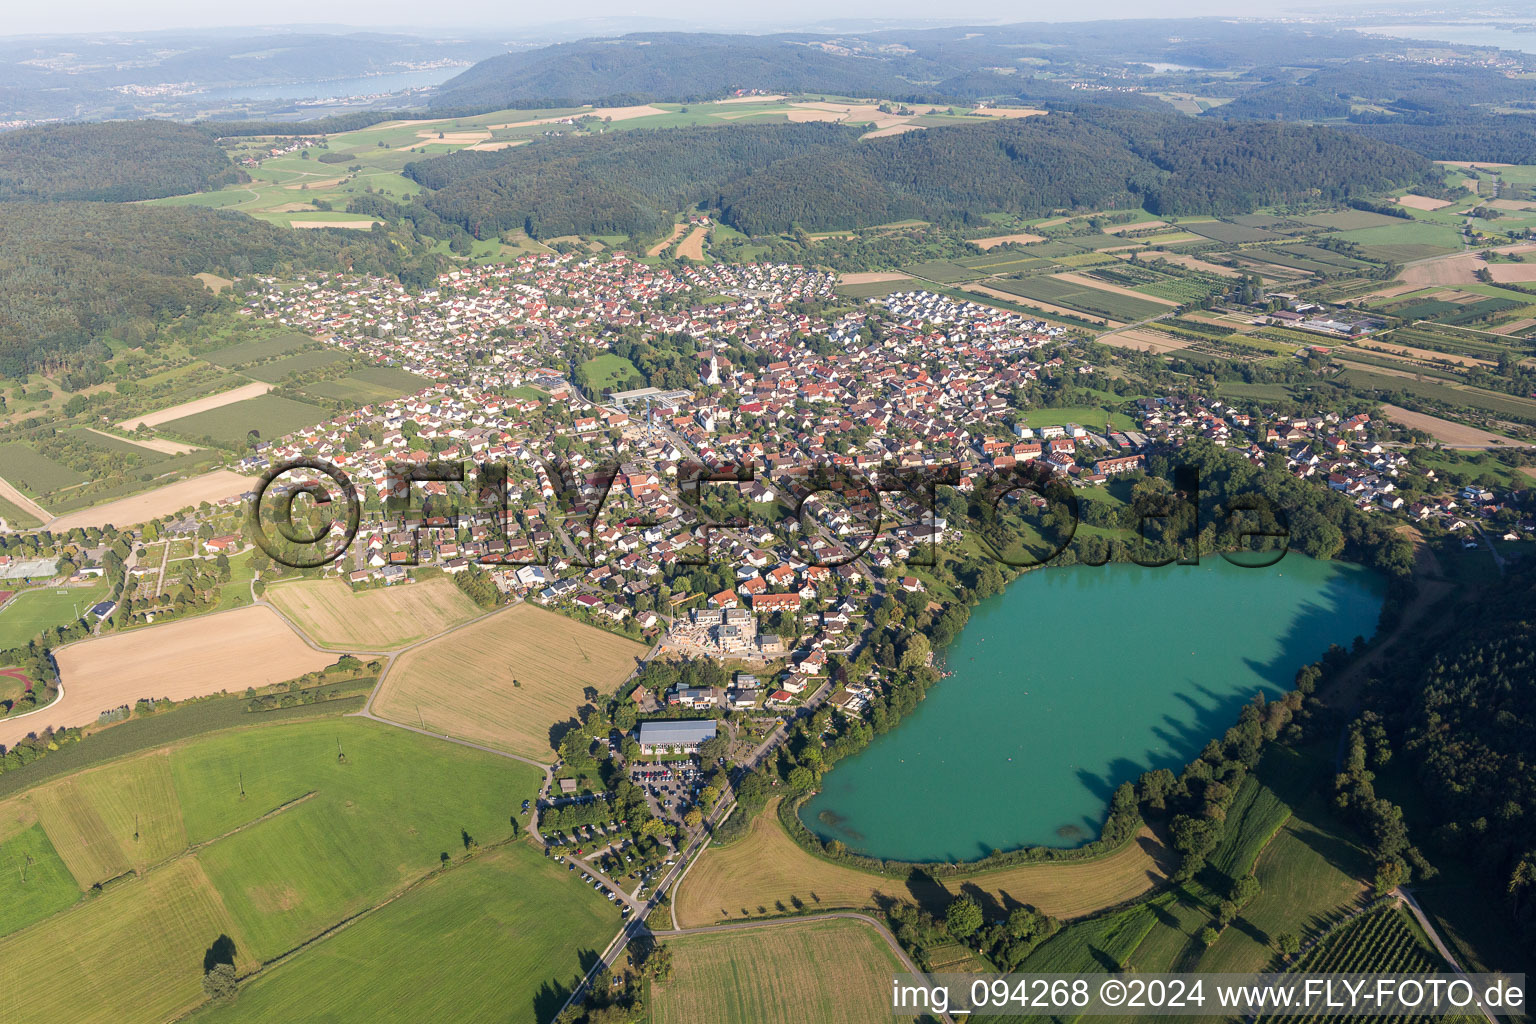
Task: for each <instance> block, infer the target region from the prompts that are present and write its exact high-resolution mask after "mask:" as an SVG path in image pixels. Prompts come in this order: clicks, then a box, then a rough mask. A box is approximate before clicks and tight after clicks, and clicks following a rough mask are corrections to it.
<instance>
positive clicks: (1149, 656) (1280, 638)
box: [802, 561, 1384, 859]
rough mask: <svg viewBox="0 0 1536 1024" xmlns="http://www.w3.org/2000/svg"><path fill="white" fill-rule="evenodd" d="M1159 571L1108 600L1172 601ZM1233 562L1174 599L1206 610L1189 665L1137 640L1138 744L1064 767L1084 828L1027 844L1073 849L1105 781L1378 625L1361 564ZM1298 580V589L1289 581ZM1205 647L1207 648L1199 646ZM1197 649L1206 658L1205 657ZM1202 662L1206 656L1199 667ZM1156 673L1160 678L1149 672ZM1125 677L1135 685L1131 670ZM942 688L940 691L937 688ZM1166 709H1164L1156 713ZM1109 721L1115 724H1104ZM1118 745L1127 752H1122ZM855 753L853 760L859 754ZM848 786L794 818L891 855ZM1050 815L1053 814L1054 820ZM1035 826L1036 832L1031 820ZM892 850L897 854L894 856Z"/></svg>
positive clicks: (1150, 763) (1075, 824)
mask: <svg viewBox="0 0 1536 1024" xmlns="http://www.w3.org/2000/svg"><path fill="white" fill-rule="evenodd" d="M1160 571H1161V570H1155V569H1154V570H1146V571H1143V572H1139V573H1132V572H1122V573H1119V574H1117V575H1118V582H1117V588H1119V589H1117V591H1116V593H1115V594H1114V595H1112V596H1113V598H1114V600H1115V603H1116V606H1117V607H1127V606H1134V605H1137V604H1148V605H1149V606H1155V605H1156V604H1158V603H1159V602H1162V603H1163V604H1164V606H1165V607H1166V603H1167V600H1168V599H1169V598H1168V597H1167V596H1166V595H1165V594H1164V592H1163V591H1161V590H1159V589H1157V588H1156V586H1155V584H1156V583H1157V582H1158V579H1159V578H1158V576H1157V574H1158V573H1159V572H1160ZM1237 571H1239V572H1241V573H1243V575H1244V576H1245V577H1248V578H1251V579H1252V581H1253V582H1252V584H1248V583H1247V582H1246V581H1245V582H1244V583H1243V584H1242V585H1241V586H1240V588H1239V589H1238V590H1234V591H1222V592H1221V594H1222V596H1221V599H1216V598H1215V597H1212V598H1207V599H1203V601H1202V600H1197V599H1194V598H1191V599H1190V601H1191V603H1189V604H1180V606H1179V608H1180V609H1182V614H1184V615H1185V616H1186V618H1185V620H1184V621H1186V622H1191V623H1192V622H1194V621H1195V620H1193V619H1190V618H1188V616H1200V615H1208V616H1213V617H1214V618H1213V619H1212V620H1211V621H1208V622H1206V623H1203V625H1204V626H1205V627H1208V628H1204V629H1191V630H1190V631H1189V632H1190V633H1191V639H1190V643H1189V645H1188V647H1190V648H1194V649H1192V650H1188V654H1190V655H1192V656H1193V658H1192V662H1193V664H1191V661H1185V662H1183V664H1184V665H1186V666H1189V668H1185V669H1183V670H1182V671H1181V669H1180V668H1179V667H1178V666H1179V662H1178V661H1176V660H1175V657H1176V656H1177V655H1181V654H1184V653H1186V648H1185V647H1183V646H1181V644H1182V643H1183V641H1182V640H1179V639H1174V640H1172V646H1171V648H1169V649H1168V650H1164V649H1163V647H1160V646H1159V644H1161V643H1164V639H1163V638H1164V637H1166V636H1168V633H1167V632H1166V631H1165V632H1163V633H1159V634H1157V635H1156V636H1148V637H1147V638H1146V639H1145V640H1139V641H1136V642H1137V643H1140V644H1144V645H1145V646H1144V647H1143V653H1142V655H1141V657H1140V661H1139V664H1140V665H1141V666H1142V667H1141V668H1140V669H1133V670H1131V671H1133V673H1134V672H1141V673H1144V674H1145V675H1146V677H1147V678H1148V679H1149V680H1152V681H1153V682H1154V683H1155V684H1156V686H1157V687H1158V688H1159V691H1161V689H1162V688H1165V687H1166V688H1167V691H1168V697H1169V698H1170V699H1169V702H1168V703H1167V704H1164V705H1163V709H1159V710H1155V711H1153V712H1151V714H1150V715H1149V716H1148V717H1147V718H1144V719H1142V724H1141V725H1140V728H1142V729H1145V730H1146V732H1145V733H1144V734H1143V736H1144V737H1145V738H1144V739H1143V740H1141V741H1140V742H1138V741H1137V740H1135V739H1131V740H1130V743H1128V744H1123V745H1121V747H1120V749H1118V750H1115V751H1114V752H1113V756H1112V757H1110V758H1108V759H1106V761H1105V762H1104V763H1102V764H1099V765H1095V764H1092V762H1091V761H1090V764H1089V766H1088V767H1080V766H1074V767H1071V768H1069V769H1068V772H1069V773H1070V774H1071V776H1072V777H1074V778H1075V780H1076V782H1077V784H1079V785H1080V786H1082V787H1083V789H1084V791H1086V792H1087V793H1089V794H1091V795H1092V796H1093V798H1094V800H1095V801H1096V803H1097V804H1098V806H1097V808H1095V811H1094V812H1090V813H1085V814H1083V815H1082V816H1081V817H1067V816H1063V817H1065V820H1066V821H1068V822H1069V823H1070V824H1068V825H1067V826H1065V827H1066V828H1069V829H1081V830H1082V834H1081V835H1070V834H1067V833H1065V832H1062V831H1059V830H1057V831H1056V834H1055V836H1054V837H1053V838H1051V839H1047V838H1045V837H1043V836H1041V837H1038V838H1036V839H1035V840H1034V841H1033V843H1030V844H1027V845H1034V843H1044V844H1045V845H1052V846H1063V847H1070V846H1076V845H1080V844H1081V843H1082V842H1083V841H1086V840H1088V839H1091V838H1093V837H1094V836H1097V835H1098V833H1099V831H1100V830H1101V829H1102V826H1103V821H1104V815H1105V813H1107V805H1108V803H1109V802H1110V800H1111V799H1112V797H1113V794H1114V790H1115V789H1116V787H1118V786H1119V785H1120V784H1122V783H1125V782H1133V781H1134V780H1135V779H1136V778H1137V777H1138V776H1139V775H1141V774H1142V773H1143V772H1145V771H1148V770H1151V769H1156V768H1168V769H1171V770H1173V771H1175V772H1177V771H1179V770H1180V769H1181V768H1182V767H1183V766H1184V765H1185V764H1187V763H1188V762H1189V761H1190V760H1191V759H1193V758H1194V757H1197V756H1198V755H1199V753H1200V751H1201V749H1202V748H1203V747H1204V746H1205V745H1206V744H1207V743H1209V742H1210V741H1211V740H1213V739H1219V738H1220V737H1221V736H1222V734H1223V733H1225V731H1226V730H1227V729H1228V728H1230V727H1231V726H1232V725H1233V724H1234V723H1235V722H1236V721H1237V717H1238V714H1239V712H1240V711H1241V709H1242V708H1243V706H1244V705H1245V704H1247V703H1249V702H1250V701H1252V700H1253V699H1254V697H1255V696H1256V695H1257V694H1259V693H1260V692H1263V693H1265V695H1266V698H1268V699H1273V698H1274V697H1277V696H1278V695H1280V694H1281V693H1283V692H1285V691H1286V690H1289V689H1290V688H1291V686H1292V685H1293V684H1294V681H1295V673H1296V671H1297V670H1298V669H1299V668H1301V667H1302V666H1303V665H1306V664H1308V663H1310V662H1312V661H1315V660H1317V659H1318V658H1320V657H1322V656H1323V654H1325V653H1326V651H1327V649H1328V646H1329V645H1330V644H1331V643H1339V644H1343V645H1348V644H1349V643H1351V642H1352V641H1353V639H1354V637H1355V636H1356V635H1357V634H1361V635H1369V634H1371V633H1373V632H1374V630H1375V623H1376V620H1377V617H1378V612H1379V609H1380V607H1381V602H1382V599H1383V597H1384V587H1383V585H1382V582H1381V580H1380V579H1379V578H1378V577H1376V576H1375V575H1374V574H1372V573H1370V572H1369V571H1368V570H1361V569H1359V568H1358V567H1355V566H1347V567H1346V566H1331V565H1329V564H1327V563H1312V562H1309V561H1300V562H1299V564H1298V562H1296V561H1282V562H1280V563H1279V564H1278V565H1277V566H1274V567H1271V568H1267V569H1253V570H1237ZM1065 572H1070V573H1077V575H1073V576H1072V577H1071V579H1070V581H1069V583H1068V585H1069V587H1070V589H1071V591H1072V593H1073V594H1074V595H1076V596H1077V597H1078V598H1081V599H1083V600H1091V601H1102V600H1103V599H1104V598H1103V595H1102V593H1101V592H1100V591H1097V590H1094V589H1093V588H1092V587H1090V586H1089V584H1090V583H1092V582H1093V579H1094V578H1096V577H1090V574H1091V573H1098V572H1101V570H1096V569H1095V570H1066V571H1065ZM1281 576H1284V577H1286V578H1285V579H1283V580H1282V579H1280V578H1279V577H1281ZM1052 578H1054V577H1052V576H1051V574H1050V573H1045V574H1041V576H1040V577H1039V579H1041V580H1047V579H1052ZM1025 585H1026V584H1025V583H1024V582H1023V581H1020V582H1019V583H1015V584H1013V585H1011V586H1010V587H1009V591H1013V590H1014V588H1015V587H1019V586H1025ZM1121 585H1123V587H1122V586H1121ZM1249 586H1252V587H1254V588H1262V587H1265V586H1279V587H1283V588H1284V589H1283V590H1282V592H1281V594H1280V595H1273V596H1270V597H1269V598H1267V599H1266V598H1265V597H1264V595H1262V594H1260V595H1259V596H1257V597H1252V596H1245V595H1252V594H1254V593H1256V592H1257V591H1254V590H1249V589H1248V588H1249ZM1298 588H1301V589H1300V590H1298ZM1180 593H1183V591H1180ZM1045 596H1046V597H1049V596H1051V595H1045ZM1056 596H1065V595H1056ZM1175 596H1177V595H1175ZM1227 596H1231V600H1227V599H1226V597H1227ZM1032 597H1033V598H1034V599H1041V597H1042V595H1040V594H1038V593H1033V594H1032ZM998 607H999V608H1001V607H1002V606H1001V605H999V606H998ZM1202 609H1204V610H1203V611H1202ZM1179 614H1180V612H1179V611H1177V610H1176V611H1175V612H1174V620H1175V621H1177V618H1178V615H1179ZM985 615H986V612H985V611H984V610H983V611H978V612H977V613H976V615H974V616H973V622H972V624H971V626H969V627H968V629H972V630H974V629H977V628H978V627H982V628H986V627H987V626H988V623H989V620H988V619H987V618H986V617H985ZM1229 616H1230V619H1229V618H1228V617H1229ZM1227 621H1230V622H1231V623H1232V624H1233V627H1234V628H1233V629H1232V630H1231V632H1232V634H1233V636H1232V637H1231V638H1229V637H1228V636H1227V635H1226V631H1225V630H1223V629H1222V628H1221V627H1222V624H1223V623H1224V622H1227ZM991 628H993V629H995V628H997V626H996V624H995V623H993V624H992V626H991ZM1173 632H1175V633H1176V632H1177V629H1176V628H1175V629H1174V630H1173ZM977 635H978V636H980V635H984V634H980V633H978V634H977ZM1213 636H1214V637H1215V638H1216V639H1215V641H1214V643H1215V647H1212V646H1211V645H1212V641H1211V640H1210V639H1208V638H1210V637H1213ZM1238 636H1252V637H1253V639H1252V640H1251V641H1249V642H1248V645H1249V649H1247V650H1245V649H1243V648H1242V647H1236V648H1235V649H1234V646H1233V645H1234V644H1241V643H1243V642H1244V641H1241V640H1238V639H1236V637H1238ZM1202 644H1203V645H1205V646H1204V647H1202V646H1201V645H1202ZM1201 655H1205V657H1204V658H1203V659H1202V657H1201ZM1218 657H1220V658H1223V660H1222V661H1220V662H1219V664H1222V665H1230V666H1232V672H1231V676H1230V677H1226V678H1223V677H1222V676H1221V675H1220V673H1219V672H1218V671H1217V669H1216V667H1215V666H1216V665H1217V664H1218V662H1216V661H1214V660H1212V659H1216V658H1218ZM1202 661H1204V664H1203V665H1202V664H1201V662H1202ZM1106 664H1108V663H1107V662H1106ZM1238 666H1241V668H1239V667H1238ZM1195 668H1198V669H1199V670H1203V671H1204V678H1203V679H1197V678H1192V677H1191V669H1195ZM1090 670H1091V665H1090ZM1159 676H1160V677H1161V678H1157V677H1159ZM1128 681H1129V682H1132V683H1136V682H1139V680H1136V679H1134V678H1133V679H1131V680H1128ZM1229 682H1230V683H1234V684H1235V685H1236V686H1239V687H1241V688H1240V689H1236V690H1234V691H1233V692H1221V691H1218V690H1217V689H1213V686H1216V687H1219V686H1222V685H1223V684H1224V683H1229ZM953 685H954V684H952V683H945V684H941V687H945V686H953ZM940 695H941V696H942V691H941V694H940ZM1111 699H1112V698H1111ZM1170 707H1171V710H1164V709H1168V708H1170ZM1104 710H1105V713H1106V716H1107V717H1112V715H1109V709H1108V708H1107V707H1106V708H1105V709H1104ZM1085 713H1086V712H1085ZM1107 724H1110V725H1113V723H1112V722H1109V723H1107ZM919 725H921V723H912V726H911V727H912V728H916V727H917V726H919ZM903 728H909V726H905V725H904V726H903ZM1141 743H1147V747H1146V749H1142V750H1140V751H1139V756H1138V749H1137V748H1138V747H1139V746H1140V745H1141ZM1133 744H1134V745H1133ZM1127 747H1129V748H1130V749H1129V750H1128V749H1127ZM1154 748H1156V749H1154ZM854 760H855V761H856V760H857V758H855V759H854ZM1010 760H1011V758H1010ZM1064 767H1065V766H1064ZM843 770H845V771H846V770H847V769H843ZM845 788H846V789H847V792H846V794H845V795H844V796H842V797H840V802H839V803H838V804H837V807H838V811H837V812H832V813H830V814H829V813H828V807H827V805H826V804H825V803H823V804H822V805H821V806H819V807H817V808H816V811H817V812H820V813H819V814H816V815H815V816H814V817H813V815H809V814H808V815H803V816H802V820H805V823H806V825H807V826H808V827H810V829H811V830H812V831H813V832H816V833H819V834H821V835H822V836H823V837H824V838H834V837H837V838H843V839H844V840H845V841H847V840H848V839H854V842H855V843H857V844H858V845H859V846H860V847H861V848H863V850H864V852H867V853H869V854H870V855H872V856H881V855H882V854H884V855H885V856H887V857H889V856H891V855H892V854H893V853H895V851H891V850H882V849H880V847H881V846H882V844H883V839H882V836H881V835H880V834H879V833H878V832H877V830H875V829H872V828H870V827H869V826H868V825H865V824H864V823H863V821H862V820H861V817H860V815H859V813H858V810H859V803H858V802H859V801H860V800H863V799H874V797H873V796H871V794H869V793H867V792H865V791H864V790H863V788H862V787H854V786H852V785H846V784H845ZM841 801H846V802H841ZM808 806H809V805H808ZM1020 806H1021V810H1022V809H1023V807H1024V806H1025V805H1024V804H1022V803H1021V805H1020ZM838 812H841V814H839V813H838ZM1025 813H1027V812H1025ZM815 817H819V818H820V820H819V821H818V820H814V818H815ZM849 818H852V819H854V820H858V821H859V822H860V825H861V828H862V831H863V832H865V833H868V835H867V836H866V835H858V836H856V837H855V836H851V835H849V834H848V833H849V832H853V831H854V829H852V828H851V822H850V821H849V820H848V819H849ZM806 819H812V820H806ZM1057 820H1058V822H1059V821H1061V820H1063V819H1062V818H1058V819H1057ZM1038 824H1040V825H1045V827H1046V828H1054V826H1051V825H1049V824H1047V823H1038ZM1036 831H1037V832H1038V828H1037V829H1036ZM839 833H841V834H839ZM1006 838H1007V836H1006V834H1004V835H997V836H977V835H976V834H975V833H974V832H968V830H966V831H961V832H960V833H959V834H956V835H953V836H952V837H951V843H950V844H948V845H950V846H951V850H950V851H949V853H948V854H947V856H948V857H950V858H954V859H970V858H978V857H985V856H987V855H988V854H990V853H992V852H993V850H994V848H996V847H999V846H1001V847H1003V848H1005V849H1012V848H1015V846H1014V845H1008V844H1004V843H999V842H997V840H998V839H1006ZM923 852H924V856H923V857H921V858H914V859H939V858H938V853H939V851H937V850H934V851H928V850H924V851H923ZM896 856H897V857H898V858H899V857H900V854H896Z"/></svg>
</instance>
